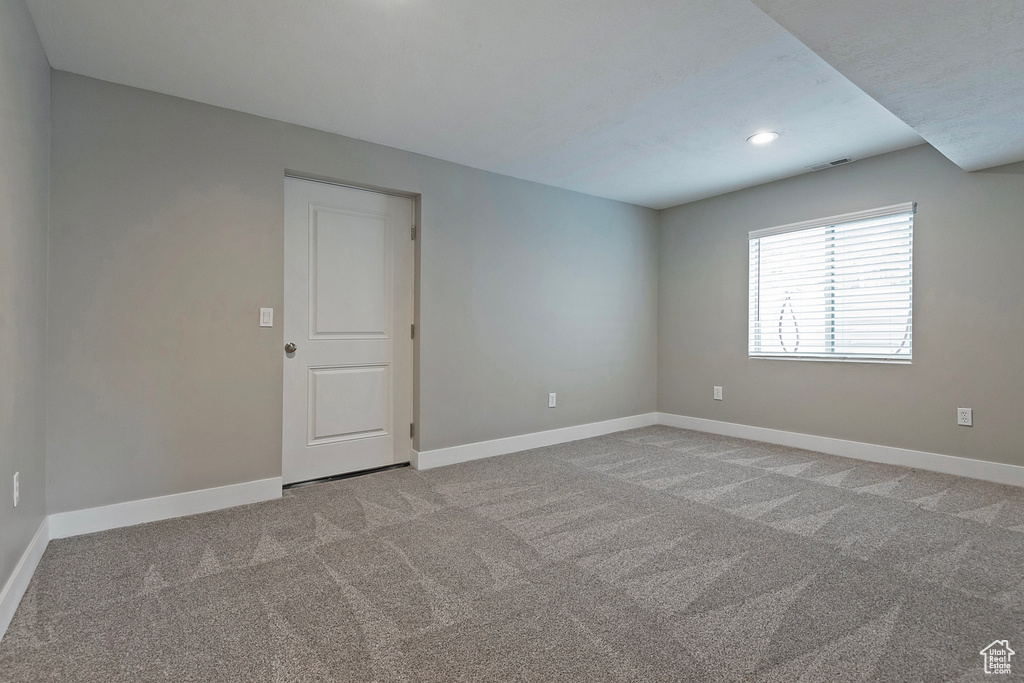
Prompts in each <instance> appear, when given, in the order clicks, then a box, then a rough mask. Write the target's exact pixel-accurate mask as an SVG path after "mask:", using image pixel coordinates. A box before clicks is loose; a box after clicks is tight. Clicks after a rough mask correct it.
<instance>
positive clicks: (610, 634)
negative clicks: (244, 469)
mask: <svg viewBox="0 0 1024 683" xmlns="http://www.w3.org/2000/svg"><path fill="white" fill-rule="evenodd" d="M1022 569H1024V490H1022V489H1017V488H1012V487H1005V486H999V485H996V484H989V483H983V482H978V481H973V480H969V479H959V478H956V477H949V476H944V475H938V474H931V473H927V472H922V471H918V470H910V469H904V468H899V467H891V466H885V465H876V464H870V463H863V462H858V461H853V460H847V459H843V458H837V457H833V456H825V455H821V454H819V453H812V452H808V451H798V450H794V449H788V448H783V447H778V446H772V445H768V444H763V443H755V442H750V441H741V440H738V439H730V438H724V437H716V436H711V435H707V434H701V433H697V432H688V431H683V430H678V429H672V428H668V427H649V428H645V429H639V430H633V431H628V432H621V433H618V434H613V435H609V436H604V437H598V438H594V439H588V440H585V441H577V442H574V443H569V444H563V445H559V446H553V447H550V448H542V449H537V450H533V451H527V452H524V453H519V454H515V455H508V456H502V457H499V458H492V459H489V460H481V461H476V462H472V463H466V464H463V465H456V466H452V467H447V468H442V469H437V470H430V471H426V472H416V471H414V470H412V469H401V470H392V471H388V472H382V473H379V474H375V475H369V476H366V477H360V478H357V479H349V480H344V481H340V482H336V483H329V484H319V485H316V486H310V487H306V488H301V489H297V490H294V491H289V492H286V493H285V496H284V497H283V498H282V499H281V500H277V501H271V502H267V503H259V504H256V505H250V506H246V507H241V508H235V509H231V510H225V511H221V512H215V513H210V514H205V515H197V516H194V517H188V518H183V519H177V520H169V521H165V522H157V523H154V524H147V525H142V526H137V527H132V528H127V529H118V530H114V531H108V532H103V533H99V534H93V535H90V536H83V537H78V538H73V539H67V540H62V541H55V542H53V543H51V544H50V546H49V548H48V549H47V551H46V554H45V555H44V557H43V559H42V562H41V563H40V565H39V568H38V570H37V572H36V575H35V578H34V579H33V580H32V583H31V585H30V587H29V589H28V592H27V593H26V595H25V598H24V600H23V601H22V604H21V606H20V608H19V609H18V612H17V614H16V615H15V617H14V621H13V623H12V624H11V627H10V629H9V630H8V632H7V635H6V637H5V638H4V639H3V641H2V643H0V680H5V681H49V680H60V681H105V682H112V681H212V682H222V681H224V682H226V681H381V682H383V681H408V682H410V683H429V682H433V681H437V682H445V683H448V682H451V681H474V682H476V681H530V682H539V681H587V682H590V681H765V682H768V681H949V680H955V681H968V680H985V679H986V676H985V675H984V674H983V673H982V658H981V656H980V655H979V651H980V650H981V649H982V648H983V647H985V646H986V645H988V644H989V643H990V642H992V641H993V640H996V639H1009V641H1010V645H1011V646H1012V647H1015V648H1016V649H1017V650H1018V651H1020V652H1021V653H1022V654H1021V655H1019V656H1020V657H1021V658H1022V660H1024V649H1022V648H1024V581H1022ZM1013 665H1014V668H1015V669H1017V670H1018V671H1019V672H1020V673H1024V661H1022V662H1020V664H1019V667H1018V663H1017V662H1014V663H1013ZM987 678H988V679H991V678H992V677H991V676H989V677H987ZM1006 678H1007V677H1005V676H1003V677H1000V680H1005V679H1006Z"/></svg>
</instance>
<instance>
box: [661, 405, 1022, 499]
mask: <svg viewBox="0 0 1024 683" xmlns="http://www.w3.org/2000/svg"><path fill="white" fill-rule="evenodd" d="M658 424H663V425H667V426H669V427H680V428H682V429H693V430H696V431H699V432H710V433H712V434H722V435H724V436H734V437H737V438H740V439H752V440H755V441H767V442H768V443H774V444H779V445H781V446H790V447H792V448H804V449H807V450H809V451H818V452H820V453H829V454H830V455H840V456H843V457H846V458H856V459H857V460H867V461H869V462H880V463H885V464H887V465H901V466H903V467H916V468H917V469H920V470H929V471H931V472H941V473H943V474H952V475H956V476H958V477H970V478H971V479H982V480H984V481H992V482H996V483H997V484H1010V485H1012V486H1024V467H1021V466H1019V465H1007V464H1005V463H1000V462H990V461H987V460H972V459H971V458H960V457H957V456H955V455H942V454H940V453H928V452H926V451H913V450H910V449H907V448H896V447H894V446H881V445H879V444H872V443H863V442H861V441H847V440H845V439H833V438H831V437H828V436H815V435H813V434H801V433H799V432H784V431H781V430H778V429H768V428H766V427H752V426H750V425H743V424H737V423H735V422H720V421H718V420H707V419H705V418H702V417H687V416H685V415H673V414H672V413H658Z"/></svg>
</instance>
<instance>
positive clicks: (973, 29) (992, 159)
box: [754, 0, 1024, 171]
mask: <svg viewBox="0 0 1024 683" xmlns="http://www.w3.org/2000/svg"><path fill="white" fill-rule="evenodd" d="M754 4H756V5H757V6H758V7H760V8H761V9H763V10H764V11H765V12H767V13H768V14H769V15H770V16H771V17H772V18H774V19H775V20H776V21H777V22H779V24H781V25H782V26H784V27H786V29H787V30H789V31H791V32H792V33H793V35H795V36H796V37H797V38H799V39H800V40H801V41H803V43H804V44H806V45H807V46H809V47H810V48H811V49H812V50H814V51H815V52H816V53H817V54H818V55H820V56H821V57H822V58H824V59H825V61H827V62H828V63H829V64H831V65H832V66H833V67H835V68H836V69H838V70H839V71H840V72H842V74H843V75H844V76H846V77H847V78H849V79H850V80H851V81H852V82H854V83H855V84H857V85H858V86H860V87H861V88H862V89H863V90H864V92H866V93H867V94H869V95H871V97H873V98H874V99H875V100H876V101H878V102H879V103H880V104H881V105H882V106H884V107H885V108H886V109H888V110H889V111H891V112H892V113H894V114H896V115H897V116H899V117H900V118H901V119H902V120H903V121H905V122H906V123H907V124H908V125H910V126H912V127H913V128H914V129H915V130H916V131H917V132H918V133H919V134H920V135H921V137H923V138H924V139H925V140H927V141H928V142H929V143H930V144H931V145H932V146H933V147H935V148H936V149H938V150H939V151H940V152H942V153H943V154H944V155H946V157H948V158H949V159H950V160H951V161H953V162H954V163H955V164H957V165H958V166H960V167H961V168H963V169H964V170H965V171H977V170H980V169H983V168H990V167H992V166H999V165H1002V164H1009V163H1013V162H1017V161H1021V160H1022V159H1024V2H1021V0H982V1H980V2H979V1H975V2H964V0H899V2H893V0H857V2H849V1H848V0H754ZM880 17H884V20H883V21H879V18H880Z"/></svg>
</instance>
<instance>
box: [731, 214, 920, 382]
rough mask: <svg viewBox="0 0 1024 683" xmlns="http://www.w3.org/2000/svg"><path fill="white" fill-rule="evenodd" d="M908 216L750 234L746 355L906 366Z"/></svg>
mask: <svg viewBox="0 0 1024 683" xmlns="http://www.w3.org/2000/svg"><path fill="white" fill-rule="evenodd" d="M914 210H915V204H913V203H907V204H898V205H895V206H887V207H883V208H880V209H872V210H870V211H860V212H857V213H851V214H844V215H842V216H831V217H829V218H823V219H821V220H815V221H806V222H803V223H795V224H793V225H784V226H780V227H777V228H768V229H766V230H756V231H754V232H751V233H750V322H749V332H748V333H749V355H750V357H751V358H794V359H808V360H812V359H813V360H845V361H888V362H907V363H909V362H910V359H911V348H912V347H911V341H912V334H911V333H912V313H913V296H912V295H913V286H912V285H913V278H912V266H913V243H914Z"/></svg>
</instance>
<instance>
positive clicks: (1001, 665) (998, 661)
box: [981, 640, 1017, 674]
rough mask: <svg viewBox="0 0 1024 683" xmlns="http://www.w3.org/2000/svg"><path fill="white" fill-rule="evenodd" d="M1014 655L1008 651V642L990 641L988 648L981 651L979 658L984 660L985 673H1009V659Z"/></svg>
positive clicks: (1011, 651)
mask: <svg viewBox="0 0 1024 683" xmlns="http://www.w3.org/2000/svg"><path fill="white" fill-rule="evenodd" d="M1015 654H1017V653H1016V652H1014V651H1013V650H1011V649H1010V641H1008V640H994V641H992V643H991V644H990V645H989V646H988V647H986V648H985V649H984V650H982V651H981V656H982V657H984V658H985V673H987V674H1008V673H1010V657H1012V656H1014V655H1015Z"/></svg>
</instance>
